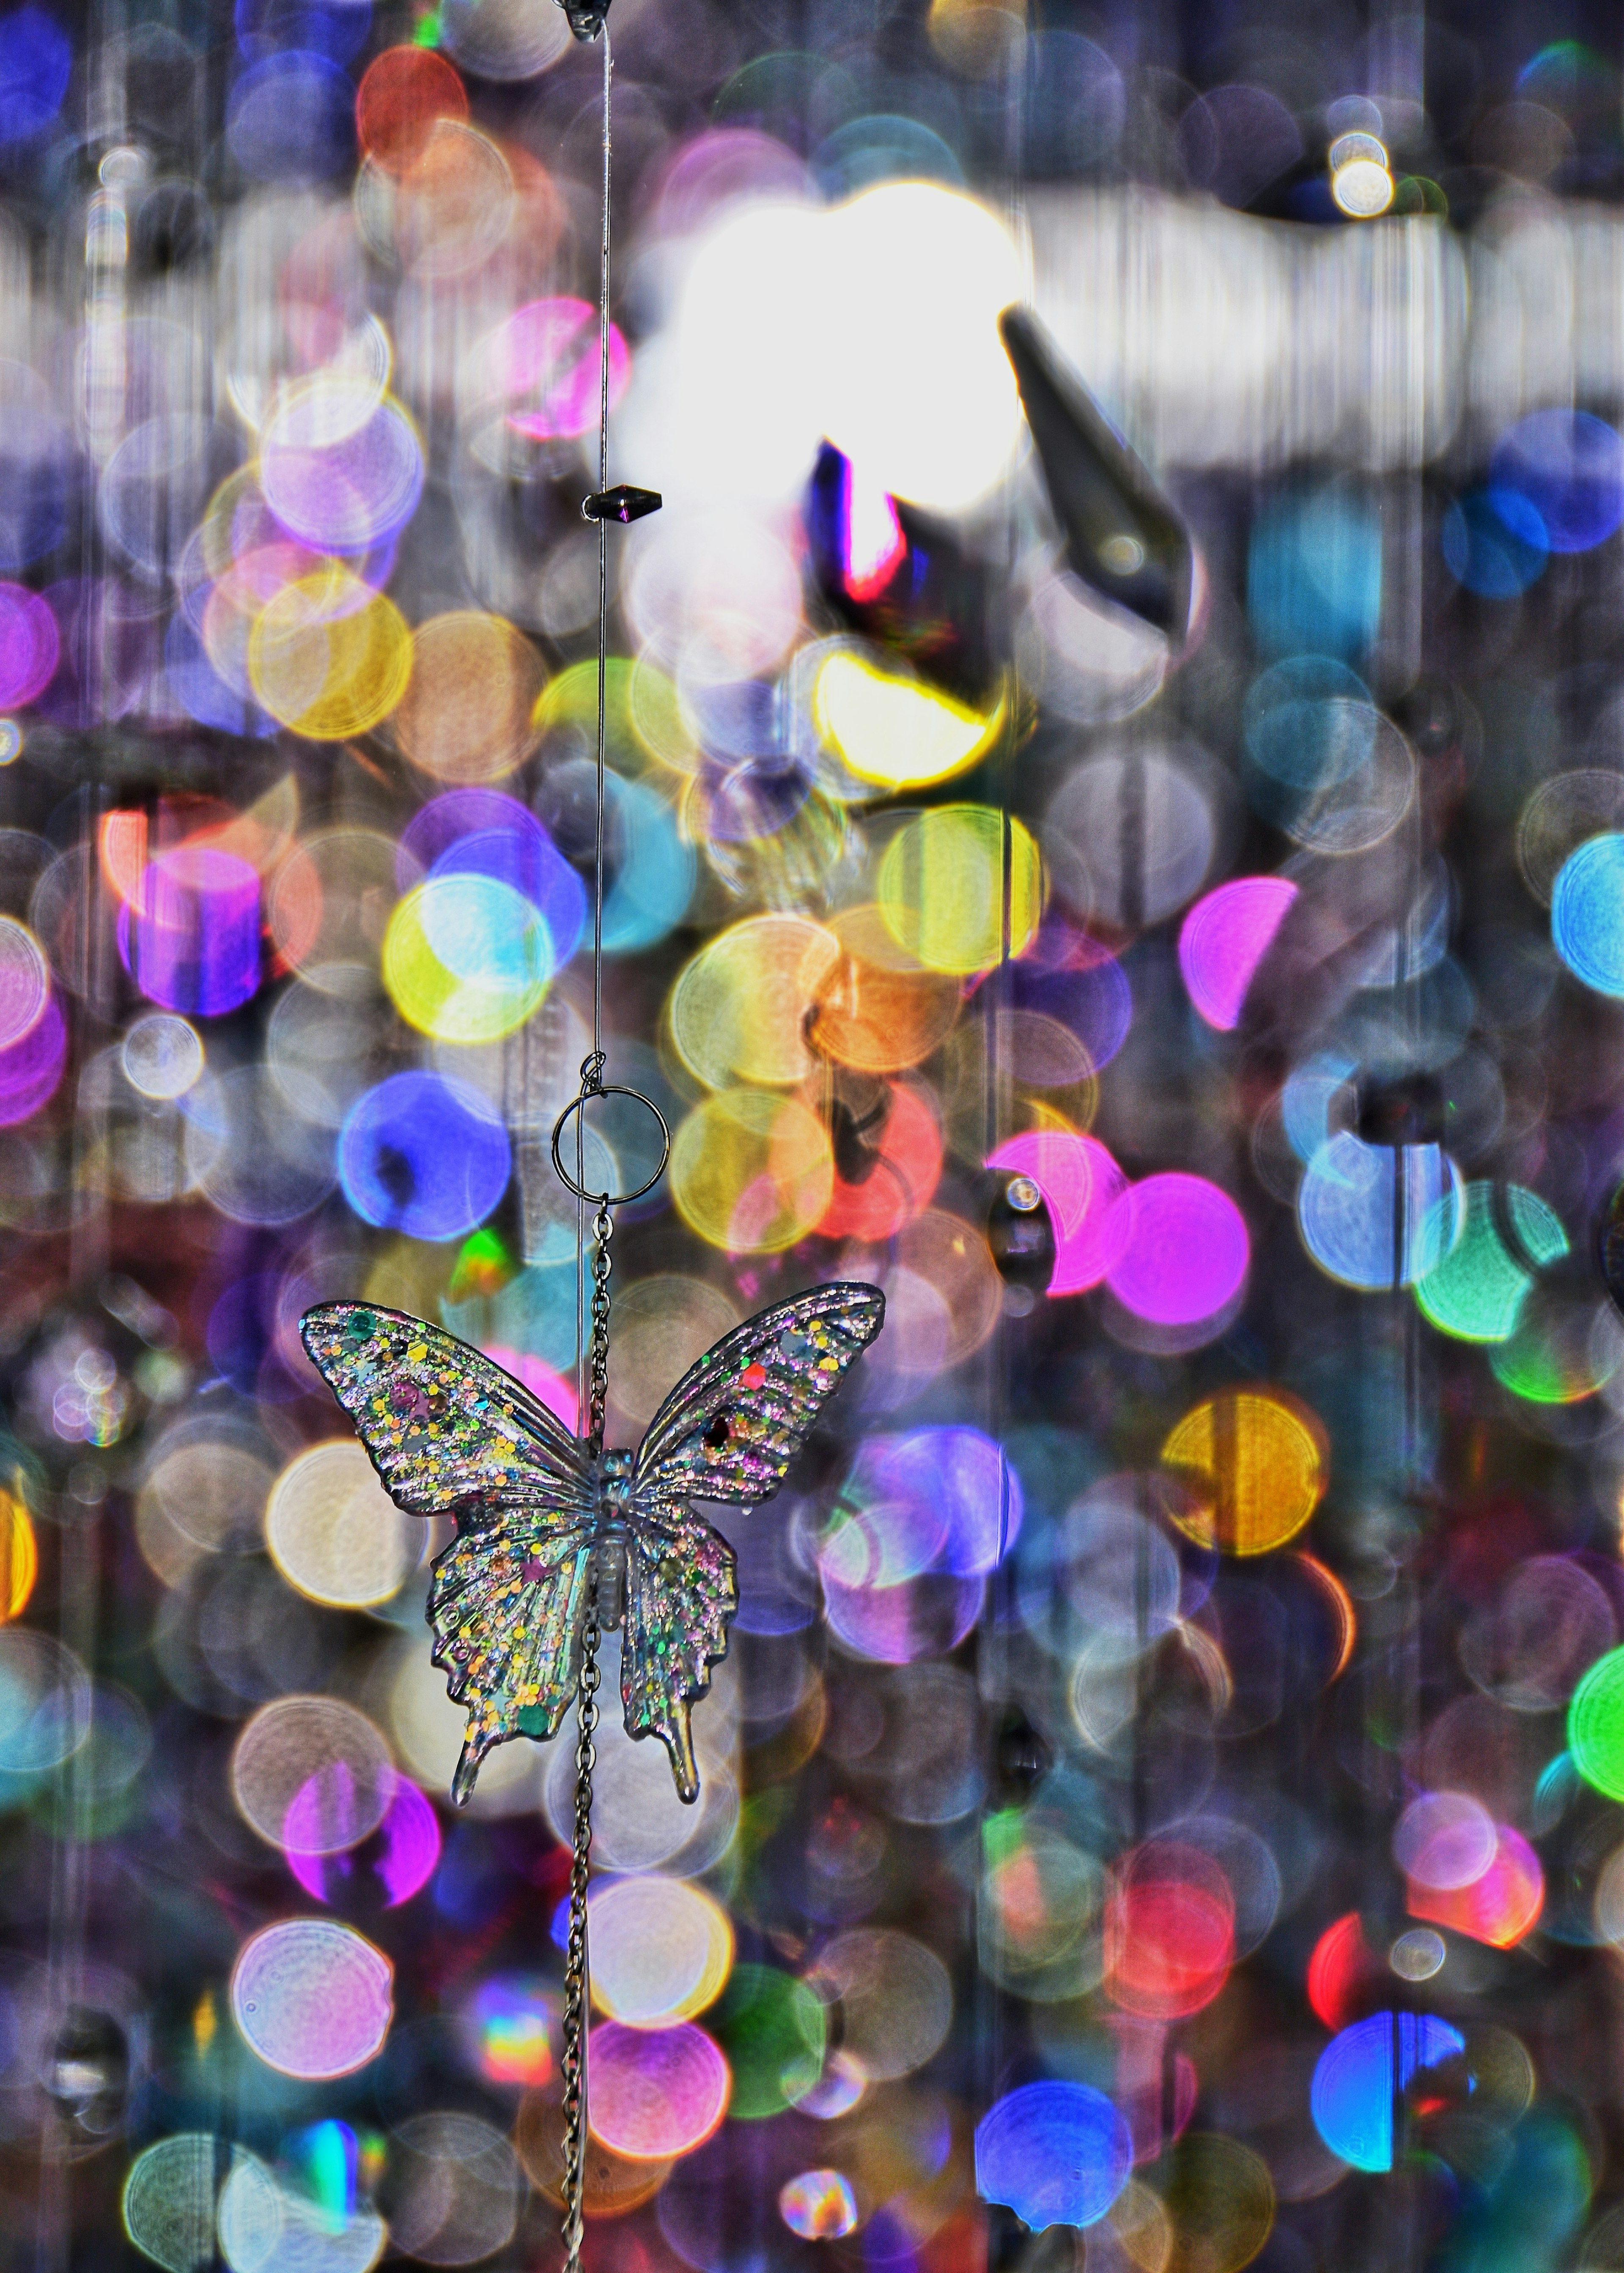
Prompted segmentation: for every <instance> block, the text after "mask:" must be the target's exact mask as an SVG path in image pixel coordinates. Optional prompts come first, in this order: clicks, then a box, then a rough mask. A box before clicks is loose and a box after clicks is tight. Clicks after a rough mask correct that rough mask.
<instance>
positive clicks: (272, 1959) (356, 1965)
mask: <svg viewBox="0 0 1624 2273" xmlns="http://www.w3.org/2000/svg"><path fill="white" fill-rule="evenodd" d="M393 1974H394V1969H393V1968H392V1967H391V1965H390V1963H389V1961H388V1959H387V1957H385V1956H384V1954H382V1952H381V1951H380V1950H378V1949H375V1948H374V1947H372V1943H371V1942H369V1941H368V1940H366V1939H365V1937H364V1936H363V1935H361V1934H358V1933H357V1932H354V1930H353V1929H352V1928H351V1927H349V1926H345V1925H340V1924H338V1923H337V1922H336V1920H335V1919H331V1918H288V1919H286V1920H284V1921H283V1922H282V1924H278V1925H267V1926H263V1927H261V1929H260V1930H259V1932H258V1933H256V1934H254V1935H252V1936H251V1937H250V1939H248V1940H247V1941H245V1942H244V1945H243V1947H242V1950H241V1952H240V1954H238V1957H237V1964H236V1966H235V1967H234V1969H233V1970H232V1974H231V2012H232V2016H233V2018H234V2019H235V2021H236V2022H237V2029H238V2030H239V2032H240V2033H241V2035H242V2037H243V2041H244V2044H247V2046H248V2047H249V2049H250V2051H252V2052H254V2053H256V2054H257V2055H258V2057H259V2059H262V2060H263V2061H264V2062H265V2064H266V2066H267V2067H272V2068H275V2069H277V2070H279V2071H280V2072H281V2074H283V2075H292V2076H301V2077H305V2078H307V2079H310V2080H312V2081H318V2080H320V2081H325V2080H326V2079H327V2078H329V2077H332V2076H339V2075H349V2074H351V2073H352V2072H353V2071H354V2070H355V2069H357V2068H358V2067H365V2065H366V2063H367V2061H368V2060H370V2059H375V2058H376V2057H377V2055H378V2053H379V2052H380V2051H381V2050H382V2047H383V2042H384V2038H385V2037H387V2034H388V2031H389V2023H390V2021H391V2019H392V2018H393V2014H394V2007H393V2003H392V1999H391V1994H390V1990H391V1983H392V1980H393Z"/></svg>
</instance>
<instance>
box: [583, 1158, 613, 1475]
mask: <svg viewBox="0 0 1624 2273" xmlns="http://www.w3.org/2000/svg"><path fill="white" fill-rule="evenodd" d="M613 1229H614V1225H613V1219H612V1218H611V1216H610V1213H609V1208H608V1204H607V1202H605V1204H604V1205H603V1206H602V1207H600V1208H599V1209H598V1214H597V1216H596V1217H595V1219H593V1224H592V1362H591V1377H590V1383H589V1385H588V1391H587V1397H588V1403H587V1428H586V1442H587V1450H588V1452H590V1454H591V1456H592V1458H593V1459H595V1460H596V1459H601V1457H602V1455H603V1449H604V1414H605V1407H606V1406H607V1404H608V1399H609V1271H610V1263H609V1236H610V1234H611V1233H612V1232H613Z"/></svg>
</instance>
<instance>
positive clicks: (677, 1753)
mask: <svg viewBox="0 0 1624 2273" xmlns="http://www.w3.org/2000/svg"><path fill="white" fill-rule="evenodd" d="M660 1734H661V1736H662V1737H665V1749H666V1751H667V1752H669V1753H670V1754H671V1773H672V1774H673V1777H674V1778H675V1779H676V1786H677V1797H678V1798H679V1799H680V1800H681V1801H682V1802H683V1804H685V1805H686V1806H688V1807H692V1805H693V1804H694V1802H695V1800H696V1799H697V1798H698V1797H699V1768H698V1765H697V1763H696V1762H695V1759H694V1732H693V1728H692V1725H691V1723H690V1722H689V1718H688V1707H687V1706H686V1705H679V1706H678V1707H677V1708H676V1710H675V1712H674V1713H673V1714H672V1716H671V1726H670V1727H669V1728H668V1729H661V1730H660Z"/></svg>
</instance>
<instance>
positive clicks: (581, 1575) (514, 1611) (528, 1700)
mask: <svg viewBox="0 0 1624 2273" xmlns="http://www.w3.org/2000/svg"><path fill="white" fill-rule="evenodd" d="M299 1331H300V1333H301V1335H302V1337H303V1339H304V1342H305V1348H306V1349H307V1350H308V1351H309V1353H310V1356H311V1360H312V1363H313V1364H314V1365H315V1366H316V1368H317V1369H318V1370H319V1371H320V1374H321V1377H322V1378H323V1380H324V1381H326V1383H327V1386H328V1388H329V1389H330V1390H331V1391H332V1392H333V1394H334V1396H335V1398H336V1399H338V1401H339V1403H340V1404H341V1405H342V1407H343V1408H344V1410H345V1412H346V1413H348V1414H349V1415H350V1419H351V1420H352V1421H353V1422H355V1425H356V1429H357V1433H358V1434H359V1436H360V1438H361V1441H362V1443H363V1444H365V1447H366V1450H367V1452H368V1453H369V1454H370V1456H371V1458H372V1465H373V1467H375V1468H376V1469H377V1471H378V1474H379V1475H380V1477H381V1479H382V1481H383V1484H384V1489H386V1490H387V1492H388V1494H389V1497H391V1499H393V1500H394V1502H395V1505H396V1506H397V1507H400V1508H402V1509H404V1511H405V1512H406V1513H407V1514H409V1515H423V1516H432V1515H454V1516H455V1519H456V1526H457V1535H456V1537H455V1539H454V1540H453V1541H452V1542H451V1544H450V1546H449V1547H447V1549H446V1550H445V1552H444V1553H443V1554H441V1555H440V1556H439V1557H436V1559H435V1563H434V1575H433V1582H432V1587H431V1588H430V1591H429V1602H428V1618H429V1624H430V1626H431V1627H432V1631H433V1634H434V1662H435V1664H436V1665H438V1666H440V1667H441V1668H442V1669H443V1670H444V1671H445V1673H446V1675H447V1682H446V1689H447V1695H448V1696H450V1697H451V1698H453V1699H455V1701H456V1702H457V1703H458V1704H461V1705H465V1706H466V1707H467V1708H468V1731H467V1736H466V1737H465V1739H464V1742H463V1745H462V1758H461V1759H460V1760H459V1761H458V1763H457V1769H456V1774H455V1779H454V1781H453V1783H452V1787H451V1796H452V1797H453V1799H455V1801H456V1803H457V1804H458V1805H459V1806H461V1805H462V1804H464V1803H465V1802H466V1801H467V1800H468V1798H469V1797H470V1794H471V1793H472V1791H473V1788H474V1779H475V1777H476V1776H477V1774H478V1770H479V1763H480V1761H481V1760H482V1759H484V1758H485V1753H486V1752H489V1750H490V1749H491V1746H492V1744H501V1743H502V1742H504V1741H505V1740H506V1739H507V1738H508V1737H517V1736H530V1737H550V1736H551V1735H552V1734H553V1730H554V1729H556V1728H557V1727H558V1724H559V1722H560V1719H561V1718H562V1717H563V1713H564V1708H565V1707H566V1706H567V1705H568V1702H569V1699H570V1698H571V1697H572V1696H573V1695H574V1694H575V1681H576V1677H577V1674H578V1672H579V1669H580V1650H581V1631H582V1626H583V1621H584V1618H585V1614H586V1587H587V1575H588V1566H589V1562H590V1553H591V1547H592V1542H593V1536H594V1530H595V1526H596V1521H597V1496H596V1489H595V1485H594V1482H593V1476H592V1468H591V1464H590V1460H589V1459H588V1457H587V1453H586V1451H585V1448H584V1447H583V1445H582V1444H580V1443H579V1442H578V1441H577V1440H576V1439H575V1437H572V1436H571V1435H570V1434H569V1432H568V1429H565V1427H564V1425H563V1423H562V1422H560V1421H559V1420H558V1419H557V1417H556V1416H555V1415H554V1414H552V1413H550V1412H549V1411H548V1410H547V1408H546V1407H545V1405H543V1404H541V1403H540V1402H539V1400H538V1399H536V1398H534V1397H532V1396H531V1395H530V1392H529V1391H528V1390H527V1389H526V1388H525V1387H524V1385H523V1383H522V1382H517V1381H515V1379H514V1378H513V1377H512V1376H511V1374H508V1373H505V1372H504V1371H503V1370H502V1369H501V1367H500V1366H499V1365H495V1364H493V1363H492V1362H491V1360H490V1359H489V1358H487V1357H485V1356H483V1355H482V1354H480V1352H479V1351H477V1350H476V1349H470V1347H468V1345H467V1343H466V1342H460V1341H458V1340H457V1339H456V1338H455V1335H452V1334H447V1333H445V1332H442V1331H441V1330H440V1327H438V1326H432V1325H430V1324H427V1322H426V1321H425V1320H424V1319H422V1318H414V1317H409V1316H407V1314H406V1313H405V1312H403V1311H400V1310H388V1309H383V1308H381V1307H380V1305H378V1304H376V1303H366V1302H327V1303H324V1304H323V1305H322V1306H321V1307H320V1309H314V1310H311V1311H308V1312H307V1313H306V1315H305V1317H304V1318H303V1319H302V1320H301V1321H300V1326H299Z"/></svg>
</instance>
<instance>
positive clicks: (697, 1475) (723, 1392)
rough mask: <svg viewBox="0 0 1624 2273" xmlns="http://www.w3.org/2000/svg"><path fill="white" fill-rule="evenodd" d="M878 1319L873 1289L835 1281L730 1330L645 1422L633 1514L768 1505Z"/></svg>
mask: <svg viewBox="0 0 1624 2273" xmlns="http://www.w3.org/2000/svg"><path fill="white" fill-rule="evenodd" d="M884 1322H885V1297H884V1295H883V1294H882V1293H881V1292H880V1290H879V1288H878V1287H867V1286H864V1285H863V1284H862V1283H861V1281H860V1280H856V1279H836V1280H835V1281H834V1282H833V1284H832V1285H831V1286H827V1287H810V1288H809V1289H808V1292H807V1293H806V1294H796V1295H794V1296H793V1297H792V1299H791V1300H790V1301H789V1302H776V1303H775V1304H774V1305H773V1307H772V1309H770V1310H760V1311H758V1312H757V1313H756V1316H755V1317H753V1318H747V1319H746V1320H745V1322H744V1324H742V1325H741V1326H735V1327H734V1328H733V1332H732V1333H730V1334H726V1335H724V1337H723V1339H721V1340H720V1341H719V1342H718V1344H717V1345H716V1347H715V1348H714V1349H712V1350H709V1351H707V1352H706V1354H705V1355H704V1356H703V1357H702V1358H701V1359H700V1360H699V1362H698V1363H697V1364H696V1365H694V1366H691V1367H690V1368H689V1369H688V1372H687V1373H685V1374H684V1375H683V1377H682V1378H681V1380H680V1382H679V1383H678V1384H677V1385H676V1387H675V1388H674V1389H673V1391H672V1392H671V1394H670V1396H669V1397H668V1398H667V1399H665V1403H664V1404H663V1405H662V1406H661V1407H660V1408H659V1411H658V1413H657V1414H655V1416H654V1418H653V1420H652V1421H651V1422H650V1423H649V1433H648V1435H647V1436H646V1437H644V1438H643V1444H642V1447H641V1449H640V1450H639V1452H638V1454H637V1460H636V1465H635V1467H634V1468H633V1471H632V1491H631V1502H632V1507H633V1510H634V1511H635V1512H636V1511H640V1510H642V1509H643V1508H650V1507H653V1506H655V1505H657V1504H659V1503H660V1502H663V1501H671V1500H683V1499H687V1498H689V1497H692V1498H695V1499H710V1500H720V1501H724V1502H726V1504H728V1505H730V1506H733V1507H753V1506H754V1505H755V1504H756V1503H757V1502H758V1501H760V1500H764V1499H771V1497H772V1495H773V1494H774V1492H776V1491H777V1489H778V1486H779V1485H780V1484H781V1483H782V1482H783V1481H784V1479H785V1476H786V1474H788V1472H789V1465H790V1462H791V1461H792V1460H793V1459H794V1457H795V1455H796V1453H797V1452H799V1451H800V1450H801V1446H802V1444H805V1442H806V1440H807V1437H808V1435H809V1434H810V1433H811V1429H812V1424H813V1422H815V1421H816V1418H817V1416H818V1414H820V1413H821V1412H822V1411H823V1407H824V1405H825V1404H826V1403H827V1402H828V1400H829V1399H830V1398H831V1396H832V1394H833V1393H834V1392H835V1391H836V1390H837V1389H838V1387H839V1385H840V1383H841V1381H842V1380H843V1379H844V1378H845V1375H846V1368H847V1367H848V1366H849V1365H850V1364H851V1362H852V1361H853V1358H855V1357H857V1356H858V1355H859V1354H861V1352H862V1351H863V1350H865V1349H867V1347H868V1344H869V1343H870V1342H871V1341H872V1340H873V1339H874V1338H875V1336H876V1334H877V1333H878V1332H879V1331H880V1328H881V1326H882V1325H883V1324H884Z"/></svg>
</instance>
